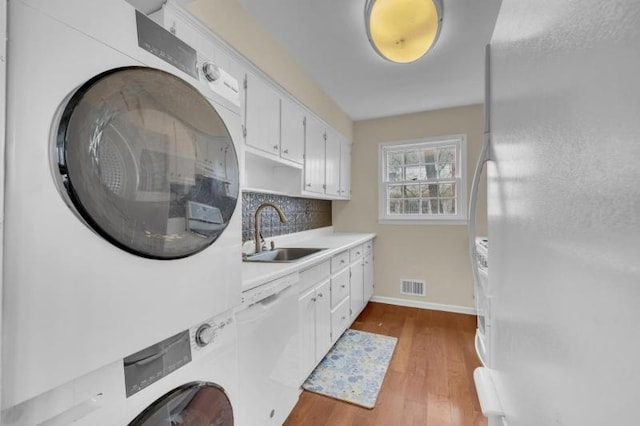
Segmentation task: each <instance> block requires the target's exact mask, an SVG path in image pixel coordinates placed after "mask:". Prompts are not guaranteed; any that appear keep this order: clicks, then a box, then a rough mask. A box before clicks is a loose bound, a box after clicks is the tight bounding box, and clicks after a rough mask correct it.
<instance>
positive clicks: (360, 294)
mask: <svg viewBox="0 0 640 426" xmlns="http://www.w3.org/2000/svg"><path fill="white" fill-rule="evenodd" d="M350 270H351V280H350V287H351V292H350V295H349V296H350V297H349V300H351V321H353V320H355V319H356V317H357V316H358V315H359V314H360V311H362V308H363V307H364V268H363V267H362V259H359V260H357V261H356V262H354V263H352V264H351V266H350Z"/></svg>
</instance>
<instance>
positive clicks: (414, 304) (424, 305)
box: [371, 296, 476, 315]
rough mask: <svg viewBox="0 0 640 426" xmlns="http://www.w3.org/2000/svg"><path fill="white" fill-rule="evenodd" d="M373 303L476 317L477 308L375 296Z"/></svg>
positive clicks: (372, 299)
mask: <svg viewBox="0 0 640 426" xmlns="http://www.w3.org/2000/svg"><path fill="white" fill-rule="evenodd" d="M371 301H372V302H380V303H387V304H389V305H399V306H408V307H410V308H420V309H432V310H434V311H445V312H453V313H456V314H467V315H476V310H475V308H469V307H467V306H457V305H443V304H441V303H431V302H420V301H418V300H408V299H398V298H396V297H383V296H373V297H372V298H371Z"/></svg>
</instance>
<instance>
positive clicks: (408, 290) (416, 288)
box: [400, 280, 425, 296]
mask: <svg viewBox="0 0 640 426" xmlns="http://www.w3.org/2000/svg"><path fill="white" fill-rule="evenodd" d="M424 291H425V284H424V281H418V280H401V281H400V293H402V294H411V295H413V296H424V295H425V293H424Z"/></svg>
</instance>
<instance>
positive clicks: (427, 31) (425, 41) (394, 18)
mask: <svg viewBox="0 0 640 426" xmlns="http://www.w3.org/2000/svg"><path fill="white" fill-rule="evenodd" d="M364 20H365V25H366V27H367V37H369V42H370V43H371V46H373V48H374V49H375V51H376V52H378V54H379V55H380V56H382V57H383V58H385V59H387V60H389V61H391V62H398V63H409V62H413V61H416V60H418V59H420V58H421V57H422V56H424V54H425V53H427V52H428V51H429V49H430V48H431V47H432V46H433V45H434V43H435V42H436V40H437V39H438V36H439V35H440V28H441V27H442V0H367V3H366V5H365V9H364Z"/></svg>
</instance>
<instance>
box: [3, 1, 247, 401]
mask: <svg viewBox="0 0 640 426" xmlns="http://www.w3.org/2000/svg"><path fill="white" fill-rule="evenodd" d="M7 65H8V68H7V78H8V83H7V136H6V149H7V151H6V189H5V196H6V199H5V215H4V218H5V223H4V229H5V241H4V256H5V258H4V276H3V280H4V307H3V310H4V312H3V315H4V318H3V341H2V409H3V410H8V409H9V408H11V407H15V406H18V405H21V404H27V405H28V401H30V400H36V399H38V398H39V397H41V396H43V395H47V394H48V393H49V392H54V393H55V390H56V389H61V388H64V387H65V386H68V384H69V383H73V382H74V381H80V382H82V383H84V382H83V380H85V378H87V377H94V379H86V380H88V382H87V383H90V382H91V381H92V380H93V382H95V383H98V382H100V380H102V378H103V377H102V376H103V375H108V374H117V375H121V374H122V373H121V371H120V367H121V366H120V363H121V362H122V360H123V359H125V358H126V357H127V356H129V355H131V354H135V353H138V351H140V350H143V349H145V348H148V347H149V346H151V345H154V344H156V343H157V342H164V341H166V339H168V338H170V337H174V336H176V335H178V334H179V333H182V332H183V331H184V330H186V329H188V328H189V327H191V326H192V325H193V324H198V323H199V322H201V321H204V320H206V319H207V318H211V317H214V316H216V315H218V314H221V313H223V312H227V311H228V310H229V309H232V308H233V307H234V306H237V305H238V304H239V302H240V293H241V289H240V282H241V278H240V268H241V256H240V253H241V249H240V244H241V209H240V208H236V207H237V204H238V203H237V201H238V195H239V190H240V188H239V186H240V184H239V182H240V179H239V170H240V167H239V162H238V158H239V157H240V158H241V155H240V154H241V153H240V150H241V145H240V144H239V142H240V141H241V126H240V103H239V96H238V90H237V89H238V87H237V80H235V79H234V78H233V77H232V76H230V75H229V74H228V73H226V72H225V70H224V69H221V68H220V67H218V66H216V64H215V63H211V62H207V61H206V60H204V59H203V57H202V55H200V53H199V52H198V51H196V50H195V49H193V48H192V47H191V46H189V45H188V44H186V43H185V42H183V41H182V40H179V39H178V38H176V37H175V36H174V35H173V34H171V33H170V32H168V31H166V30H164V29H163V28H161V27H160V26H158V25H157V24H155V23H154V22H153V21H151V20H150V19H148V18H147V17H146V16H144V15H143V14H141V13H139V12H137V11H136V10H135V9H134V8H133V7H132V6H131V5H130V4H128V3H127V2H125V1H124V0H122V1H108V2H107V1H103V0H47V1H42V0H23V1H22V0H15V1H13V0H12V1H11V2H9V4H8V64H7ZM185 368H187V366H185ZM189 368H191V367H189ZM185 371H186V370H185ZM98 379H100V380H98ZM194 380H205V379H197V378H196V377H195V376H194ZM83 386H84V385H83ZM76 388H77V386H76ZM75 392H77V389H76V391H75ZM78 398H79V397H73V398H71V399H69V401H71V400H73V401H76V402H77V401H78ZM100 398H101V397H98V399H100ZM131 398H133V396H132V397H131ZM69 403H71V402H69ZM89 405H91V403H89Z"/></svg>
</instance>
